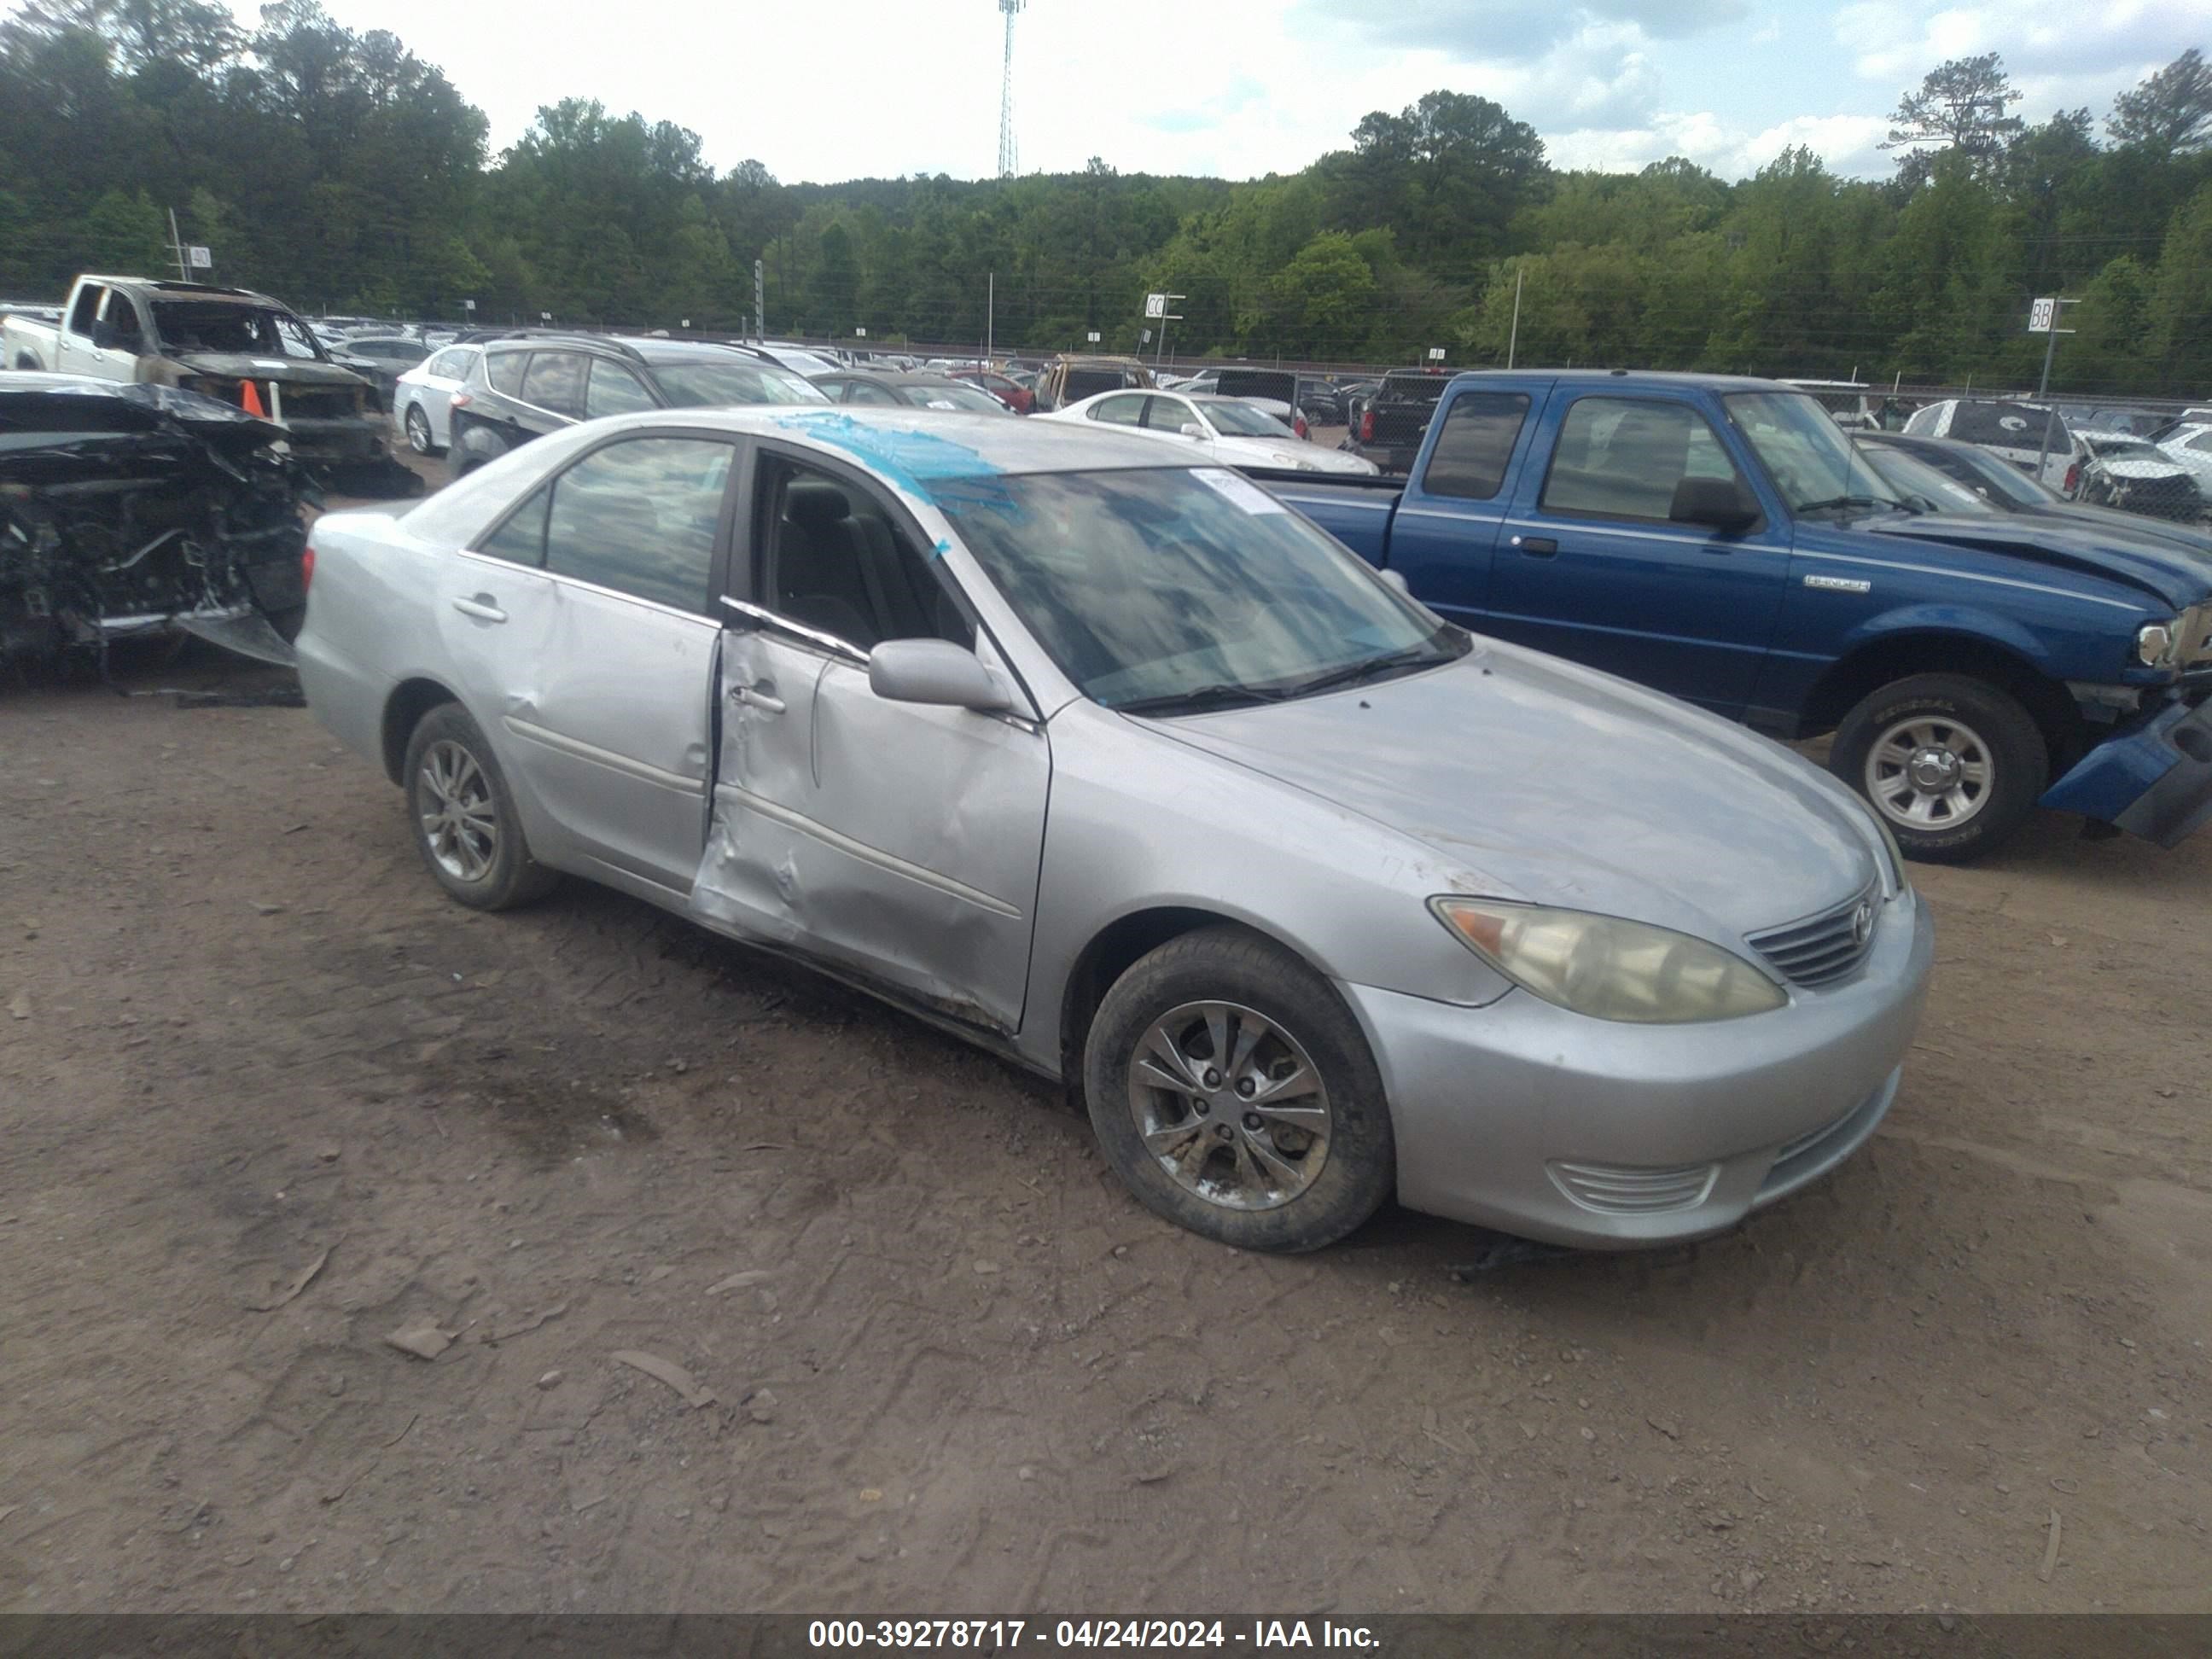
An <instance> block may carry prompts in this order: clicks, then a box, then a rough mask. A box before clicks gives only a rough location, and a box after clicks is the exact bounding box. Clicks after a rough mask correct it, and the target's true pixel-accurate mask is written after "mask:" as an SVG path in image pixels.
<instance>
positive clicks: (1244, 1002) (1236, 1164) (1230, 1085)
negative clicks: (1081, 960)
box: [1083, 927, 1397, 1251]
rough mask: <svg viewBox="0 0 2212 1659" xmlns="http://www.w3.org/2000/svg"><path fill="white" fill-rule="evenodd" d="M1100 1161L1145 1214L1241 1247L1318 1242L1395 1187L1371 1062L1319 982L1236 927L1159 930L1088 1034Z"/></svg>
mask: <svg viewBox="0 0 2212 1659" xmlns="http://www.w3.org/2000/svg"><path fill="white" fill-rule="evenodd" d="M1083 1092H1084V1099H1085V1105H1086V1106H1087V1107H1088V1109H1089V1111H1090V1114H1091V1127H1092V1128H1093V1129H1094V1130H1096V1131H1097V1135H1098V1143H1099V1146H1101V1147H1102V1148H1103V1150H1104V1152H1105V1154H1106V1158H1107V1161H1108V1162H1109V1164H1112V1165H1113V1166H1114V1172H1115V1174H1116V1175H1118V1176H1120V1177H1121V1181H1122V1182H1123V1184H1124V1185H1126V1186H1127V1188H1129V1190H1130V1191H1131V1192H1132V1193H1133V1194H1135V1195H1136V1197H1137V1198H1138V1200H1139V1201H1140V1202H1141V1203H1143V1204H1144V1206H1146V1208H1147V1209H1150V1210H1152V1212H1155V1213H1156V1214H1158V1215H1161V1216H1164V1217H1165V1218H1167V1219H1168V1220H1170V1221H1172V1222H1175V1223H1176V1224H1177V1225H1180V1226H1183V1227H1188V1228H1189V1229H1190V1230H1191V1231H1193V1232H1194V1233H1199V1234H1202V1235H1203V1236H1204V1237H1207V1238H1211V1239H1214V1240H1216V1241H1218V1242H1219V1243H1224V1244H1233V1245H1236V1246H1238V1247H1240V1248H1242V1249H1250V1250H1279V1251H1301V1250H1317V1249H1321V1248H1322V1246H1323V1245H1325V1244H1332V1243H1335V1242H1336V1241H1337V1240H1338V1239H1340V1238H1341V1237H1344V1236H1345V1235H1346V1233H1348V1232H1350V1231H1352V1229H1353V1228H1355V1227H1357V1226H1358V1225H1359V1224H1360V1223H1361V1222H1363V1221H1364V1220H1366V1219H1367V1218H1368V1217H1369V1216H1370V1215H1372V1214H1374V1213H1375V1211H1376V1208H1377V1206H1380V1205H1381V1204H1382V1202H1383V1200H1384V1199H1386V1198H1388V1197H1389V1195H1390V1191H1391V1188H1392V1184H1393V1182H1394V1181H1395V1178H1396V1175H1397V1149H1396V1145H1395V1141H1394V1140H1393V1139H1392V1136H1391V1132H1390V1112H1389V1106H1388V1104H1387V1103H1385V1101H1384V1099H1383V1078H1382V1073H1380V1072H1379V1071H1377V1070H1376V1065H1375V1060H1374V1057H1373V1056H1372V1055H1371V1054H1369V1053H1368V1051H1367V1042H1366V1039H1365V1037H1364V1036H1363V1035H1362V1033H1361V1031H1360V1029H1359V1024H1358V1021H1356V1020H1355V1019H1353V1018H1352V1014H1351V1012H1350V1011H1349V1010H1348V1009H1346V1007H1345V1006H1344V1004H1343V1002H1342V1001H1341V1000H1340V999H1339V998H1338V996H1337V994H1336V993H1335V992H1334V990H1333V989H1331V988H1330V987H1329V984H1328V981H1326V980H1325V979H1323V978H1322V976H1321V975H1318V974H1316V973H1315V972H1314V970H1313V969H1310V968H1309V967H1308V966H1307V965H1306V964H1305V963H1303V962H1301V961H1299V960H1298V958H1297V957H1295V956H1292V955H1291V953H1290V952H1289V951H1285V950H1283V949H1281V948H1280V947H1279V946H1278V945H1273V944H1272V943H1270V942H1269V941H1268V940H1267V939H1261V938H1259V937H1258V936H1257V935H1255V934H1253V933H1248V932H1247V931H1245V930H1244V929H1243V928H1241V927H1208V928H1203V929H1201V930H1200V931H1199V932H1197V933H1185V934H1184V935H1182V937H1181V938H1179V939H1170V940H1169V941H1168V942H1167V943H1166V944H1165V945H1161V946H1160V947H1159V949H1158V950H1156V951H1152V953H1151V954H1150V955H1149V956H1146V957H1144V958H1142V959H1141V960H1140V961H1139V962H1138V963H1135V965H1133V967H1131V968H1130V969H1129V970H1128V971H1127V973H1125V974H1123V975H1121V978H1120V979H1119V980H1117V981H1115V984H1114V987H1113V988H1112V989H1111V990H1109V992H1107V994H1106V999H1105V1000H1104V1001H1103V1003H1102V1004H1101V1005H1100V1006H1099V1009H1098V1016H1097V1018H1096V1019H1095V1020H1093V1021H1092V1022H1091V1030H1090V1034H1089V1036H1088V1037H1087V1038H1086V1039H1085V1043H1084V1053H1083Z"/></svg>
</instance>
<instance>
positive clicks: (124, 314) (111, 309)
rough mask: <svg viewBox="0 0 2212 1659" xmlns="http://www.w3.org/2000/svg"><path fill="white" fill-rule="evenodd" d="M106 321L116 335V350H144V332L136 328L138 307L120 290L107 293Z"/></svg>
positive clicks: (110, 290)
mask: <svg viewBox="0 0 2212 1659" xmlns="http://www.w3.org/2000/svg"><path fill="white" fill-rule="evenodd" d="M106 316H107V321H108V323H109V324H110V325H112V327H113V328H114V330H115V332H116V334H117V336H118V340H117V349H118V350H121V351H140V350H143V349H144V348H145V343H146V342H145V331H144V330H143V329H142V328H140V327H139V326H138V307H137V305H136V304H134V303H133V302H132V301H131V296H130V295H127V294H125V292H124V291H123V290H122V289H119V288H117V289H109V290H108V292H107V313H106Z"/></svg>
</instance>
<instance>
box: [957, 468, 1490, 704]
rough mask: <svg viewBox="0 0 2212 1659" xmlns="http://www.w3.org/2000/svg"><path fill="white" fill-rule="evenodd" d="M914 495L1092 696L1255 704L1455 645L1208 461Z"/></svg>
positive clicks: (1276, 506)
mask: <svg viewBox="0 0 2212 1659" xmlns="http://www.w3.org/2000/svg"><path fill="white" fill-rule="evenodd" d="M931 495H932V497H933V499H934V500H935V501H936V502H937V504H938V506H939V507H941V508H942V509H943V510H944V512H945V515H946V516H947V517H948V518H949V519H951V521H952V523H953V525H954V526H955V527H956V528H957V530H958V532H959V533H960V537H961V539H962V540H963V542H964V543H965V544H967V547H968V550H969V552H970V553H971V554H972V555H973V556H975V560H976V562H978V563H979V564H980V565H981V567H982V568H983V571H984V573H985V574H987V576H988V577H989V578H990V580H992V582H993V583H994V584H995V585H996V586H997V587H998V589H999V591H1000V592H1001V593H1002V594H1004V595H1005V597H1006V603H1007V604H1008V605H1011V606H1012V608H1013V610H1014V611H1015V612H1016V614H1017V615H1018V616H1019V617H1020V618H1021V620H1022V622H1023V623H1024V626H1025V627H1027V628H1028V629H1029V630H1030V633H1031V634H1032V635H1035V636H1036V640H1037V642H1038V644H1039V645H1041V646H1042V647H1043V648H1044V650H1045V651H1046V652H1047V653H1049V654H1050V655H1051V657H1052V659H1053V660H1054V662H1055V663H1057V664H1058V665H1060V670H1061V671H1062V672H1063V673H1065V674H1066V676H1067V677H1068V678H1069V679H1071V680H1072V681H1073V682H1074V683H1075V684H1076V685H1077V686H1078V687H1079V689H1080V690H1082V692H1083V694H1084V695H1085V696H1087V697H1090V698H1091V699H1092V700H1094V701H1095V702H1100V703H1103V704H1104V705H1105V706H1107V707H1108V708H1132V709H1135V708H1138V707H1139V706H1140V705H1141V706H1146V709H1147V711H1148V712H1160V713H1167V712H1172V711H1171V710H1170V708H1166V707H1164V706H1162V705H1165V704H1169V703H1172V702H1177V701H1182V702H1186V703H1187V704H1188V708H1192V709H1194V708H1196V707H1198V706H1200V705H1201V704H1203V703H1205V702H1209V701H1224V702H1225V701H1235V700H1238V699H1240V698H1241V699H1242V700H1243V701H1267V700H1272V699H1273V698H1274V697H1277V696H1286V695H1294V694H1295V693H1296V692H1297V690H1299V689H1300V683H1301V682H1304V681H1307V680H1311V679H1318V678H1324V677H1328V678H1334V676H1335V675H1337V674H1338V673H1339V672H1340V671H1346V670H1352V669H1355V668H1356V667H1358V665H1362V664H1368V663H1376V662H1377V659H1389V665H1392V666H1397V667H1406V668H1410V667H1416V666H1423V665H1427V664H1428V663H1430V662H1432V661H1443V660H1448V659H1449V658H1451V657H1453V656H1456V655H1458V654H1460V653H1462V652H1463V651H1464V650H1465V649H1466V648H1467V641H1466V635H1463V634H1461V633H1460V632H1459V630H1457V629H1452V628H1449V626H1447V627H1445V628H1443V629H1438V627H1437V624H1436V623H1435V621H1434V620H1433V619H1432V618H1431V617H1428V616H1427V615H1426V614H1425V612H1423V611H1421V610H1420V609H1419V607H1418V606H1417V605H1414V604H1413V601H1411V600H1410V599H1403V598H1401V596H1400V595H1399V594H1397V593H1396V592H1395V591H1394V590H1392V589H1391V588H1390V587H1389V586H1387V585H1386V584H1384V583H1383V582H1382V581H1381V580H1378V579H1377V578H1376V575H1375V573H1374V572H1373V571H1371V570H1370V569H1369V568H1367V567H1366V566H1365V565H1364V564H1363V563H1361V562H1360V561H1359V560H1358V557H1357V556H1354V555H1353V554H1352V553H1351V552H1349V551H1347V550H1346V549H1345V548H1343V547H1342V546H1340V544H1338V543H1336V542H1335V541H1334V540H1332V539H1331V538H1329V537H1328V536H1327V535H1325V534H1323V533H1322V532H1321V531H1319V530H1317V529H1316V528H1315V527H1314V526H1312V525H1310V524H1309V523H1307V522H1306V521H1305V520H1304V519H1301V518H1299V517H1297V515H1296V514H1295V513H1290V512H1288V511H1286V510H1285V508H1284V507H1283V505H1282V504H1281V503H1280V502H1279V501H1276V500H1275V499H1274V498H1273V496H1271V495H1267V493H1266V492H1265V491H1263V490H1261V489H1260V488H1259V487H1258V486H1257V485H1255V484H1254V483H1251V482H1250V481H1249V479H1246V478H1244V477H1242V476H1241V475H1239V474H1237V473H1234V472H1231V471H1227V470H1226V469H1224V468H1218V467H1202V468H1194V469H1184V468H1171V469H1160V468H1146V469H1144V470H1141V471H1103V472H1040V473H1027V474H1011V475H1006V476H1003V477H982V478H967V479H959V480H954V481H951V482H949V483H937V484H933V486H932V489H931ZM1381 666H1383V665H1381V664H1378V667H1381ZM1186 712H1188V709H1187V710H1186Z"/></svg>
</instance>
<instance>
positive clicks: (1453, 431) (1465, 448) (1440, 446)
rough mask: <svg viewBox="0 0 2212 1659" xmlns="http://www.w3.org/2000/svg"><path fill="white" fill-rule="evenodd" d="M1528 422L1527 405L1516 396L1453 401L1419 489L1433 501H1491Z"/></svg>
mask: <svg viewBox="0 0 2212 1659" xmlns="http://www.w3.org/2000/svg"><path fill="white" fill-rule="evenodd" d="M1527 419H1528V398H1526V397H1524V396H1523V395H1522V394H1521V393H1520V392H1467V393H1464V394H1463V395H1462V396H1460V397H1457V398H1453V399H1452V403H1451V407H1450V408H1449V409H1447V410H1445V411H1444V423H1443V430H1442V431H1440V432H1438V433H1437V447H1436V448H1435V449H1434V450H1432V451H1431V452H1430V455H1429V470H1428V471H1426V472H1425V473H1424V474H1423V475H1422V477H1421V488H1422V489H1425V490H1427V491H1428V492H1429V494H1431V495H1456V496H1459V497H1460V498H1461V499H1462V500H1465V501H1488V500H1490V499H1491V498H1492V496H1494V495H1497V494H1498V485H1499V484H1501V483H1504V479H1505V463H1506V462H1507V461H1508V460H1510V459H1511V458H1512V455H1513V443H1514V441H1515V440H1516V438H1518V437H1519V436H1520V435H1521V425H1522V422H1524V421H1526V420H1527Z"/></svg>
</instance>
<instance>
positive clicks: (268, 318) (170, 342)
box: [154, 300, 322, 358]
mask: <svg viewBox="0 0 2212 1659" xmlns="http://www.w3.org/2000/svg"><path fill="white" fill-rule="evenodd" d="M154 331H155V333H156V334H157V335H159V336H160V337H161V343H162V345H163V346H164V347H165V348H167V349H168V350H171V351H206V352H216V353H221V354H223V355H225V356H258V357H307V358H317V357H320V356H322V353H321V352H320V351H319V349H317V348H316V345H315V337H314V336H313V334H312V333H310V332H309V331H308V329H307V325H306V324H305V323H303V322H301V320H300V319H298V318H296V317H293V316H290V315H288V314H287V313H284V312H281V311H272V310H270V309H269V308H268V307H265V306H239V305H210V304H209V303H207V301H204V300H156V301H154Z"/></svg>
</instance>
